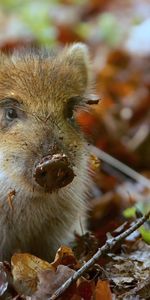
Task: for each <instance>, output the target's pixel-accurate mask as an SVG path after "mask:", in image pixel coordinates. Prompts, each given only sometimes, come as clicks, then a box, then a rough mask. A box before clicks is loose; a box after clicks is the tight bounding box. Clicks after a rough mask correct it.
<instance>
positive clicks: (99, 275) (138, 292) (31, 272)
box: [0, 0, 150, 300]
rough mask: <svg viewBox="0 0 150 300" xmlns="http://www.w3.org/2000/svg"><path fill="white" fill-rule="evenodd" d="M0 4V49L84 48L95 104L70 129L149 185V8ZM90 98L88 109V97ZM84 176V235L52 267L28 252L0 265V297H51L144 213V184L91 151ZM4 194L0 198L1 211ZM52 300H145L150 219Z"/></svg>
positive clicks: (148, 197)
mask: <svg viewBox="0 0 150 300" xmlns="http://www.w3.org/2000/svg"><path fill="white" fill-rule="evenodd" d="M1 2H2V3H1V4H0V49H1V50H2V51H4V52H9V51H12V50H13V49H14V48H20V47H22V46H31V45H34V46H35V47H37V46H39V45H40V46H41V45H42V46H43V45H46V46H48V47H50V46H57V45H58V46H59V47H62V46H64V45H65V44H66V43H71V42H76V41H81V42H85V43H86V44H87V45H88V46H89V49H90V53H91V58H92V62H93V73H94V80H95V82H96V85H95V90H94V91H93V92H95V93H96V99H100V101H99V104H97V105H94V104H93V105H89V106H87V109H84V110H81V109H80V110H79V111H78V110H77V111H76V114H75V117H76V122H77V123H78V124H79V125H80V127H81V129H82V131H83V133H84V134H85V136H86V139H87V140H88V142H89V143H90V144H92V145H94V146H96V147H98V148H99V149H101V150H103V151H104V152H106V153H109V154H110V155H111V156H112V157H115V158H117V159H118V160H120V161H122V162H123V163H124V164H125V165H127V166H129V167H131V168H133V169H134V170H136V171H137V173H138V174H141V175H143V176H145V177H147V178H149V179H150V155H149V149H150V42H149V36H150V33H149V31H148V30H149V27H148V25H146V24H149V23H148V21H149V13H150V3H149V1H146V0H144V1H141V2H140V1H121V0H120V1H119V0H113V1H110V0H105V1H103V0H100V1H99V0H94V1H93V0H86V1H71V0H62V1H57V4H56V3H51V4H50V3H48V1H43V2H42V1H41V3H40V2H39V1H33V2H32V1H31V2H32V3H30V1H27V2H26V1H22V2H21V1H20V3H21V5H20V4H19V1H16V5H14V2H13V1H11V0H9V1H1ZM52 2H54V1H52ZM33 12H34V13H33ZM146 22H147V23H146ZM136 26H137V27H136ZM140 26H141V27H140ZM144 26H145V27H144ZM18 28H19V30H18ZM143 28H144V29H143ZM10 29H11V30H10ZM141 32H142V33H141ZM147 32H148V33H147ZM90 97H91V98H90V99H88V100H91V102H92V100H93V99H94V97H95V95H93V94H92V93H91V95H90ZM89 102H90V101H89ZM93 103H94V101H93ZM89 169H90V171H91V173H92V175H91V176H92V177H93V185H92V187H91V188H90V199H89V206H90V212H89V220H88V221H89V222H88V224H89V225H88V229H89V231H88V232H86V233H85V232H83V235H82V236H78V235H75V239H74V242H73V244H72V245H71V246H70V248H69V247H67V246H64V245H62V247H61V248H60V249H59V250H58V251H57V253H56V257H55V260H54V261H53V262H51V263H49V262H46V261H43V260H41V259H40V258H37V257H35V256H33V255H31V254H30V253H24V254H21V253H16V254H14V255H13V256H12V259H11V263H8V262H1V264H0V299H18V300H19V299H20V300H21V299H22V300H23V299H24V300H25V299H26V300H48V299H50V297H51V296H52V295H55V292H56V290H57V289H58V288H60V287H61V286H62V285H63V284H64V283H65V281H66V280H67V279H68V278H70V277H71V276H73V275H74V274H75V272H76V271H78V270H79V269H80V268H81V267H82V266H83V265H84V264H85V263H86V262H87V261H88V260H89V259H90V258H91V257H92V256H93V255H94V253H95V252H96V251H97V249H98V248H99V247H101V246H102V245H103V244H104V243H105V242H106V241H107V239H109V237H110V236H113V237H114V236H117V235H118V234H119V233H121V232H124V230H125V229H127V228H129V226H130V225H131V224H132V221H133V219H134V218H135V217H137V218H138V217H140V216H141V215H142V214H143V213H145V212H147V211H148V210H149V209H150V186H148V185H145V184H143V183H141V181H140V180H139V181H138V180H135V179H134V178H132V175H131V174H127V173H126V172H123V171H121V170H119V169H118V168H115V167H112V165H111V164H109V163H108V162H107V161H103V159H101V157H96V156H95V154H94V153H92V152H91V159H90V162H89ZM13 196H14V194H11V195H9V197H8V204H9V206H10V208H11V206H12V197H13ZM91 231H92V233H91ZM43 247H44V245H43ZM54 299H55V298H54ZM58 299H60V300H111V299H125V300H135V299H136V300H138V299H150V221H147V222H146V223H145V224H144V225H143V226H142V227H141V228H140V229H139V230H137V231H135V232H134V233H133V234H132V235H131V236H129V237H128V238H127V239H125V240H124V242H123V243H121V244H120V245H119V246H117V247H115V248H114V249H113V251H110V252H109V253H108V254H107V255H105V256H102V257H101V258H100V260H99V261H98V262H97V264H94V265H93V267H91V268H90V269H89V270H87V271H86V272H85V273H84V275H83V276H82V277H80V278H79V279H78V280H77V282H75V283H73V284H72V285H71V287H69V288H68V289H67V290H66V291H65V293H64V294H63V295H61V296H60V297H59V298H58Z"/></svg>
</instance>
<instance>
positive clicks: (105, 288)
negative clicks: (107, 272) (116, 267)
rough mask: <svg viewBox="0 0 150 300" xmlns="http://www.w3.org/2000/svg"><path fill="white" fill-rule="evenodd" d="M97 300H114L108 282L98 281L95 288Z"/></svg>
mask: <svg viewBox="0 0 150 300" xmlns="http://www.w3.org/2000/svg"><path fill="white" fill-rule="evenodd" d="M94 299H95V300H112V293H111V290H110V286H109V282H108V281H107V280H98V282H97V285H96V288H95V298H94Z"/></svg>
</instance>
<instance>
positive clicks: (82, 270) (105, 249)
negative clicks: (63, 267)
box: [49, 211, 150, 300]
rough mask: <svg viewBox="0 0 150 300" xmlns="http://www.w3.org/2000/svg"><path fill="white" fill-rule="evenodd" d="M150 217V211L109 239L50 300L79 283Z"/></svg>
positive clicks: (54, 299)
mask: <svg viewBox="0 0 150 300" xmlns="http://www.w3.org/2000/svg"><path fill="white" fill-rule="evenodd" d="M149 217H150V211H149V212H148V213H147V214H146V215H145V216H143V217H142V218H140V219H139V220H137V221H136V222H135V223H134V224H133V225H132V226H131V227H130V228H128V229H127V230H126V231H124V232H123V233H121V234H120V235H118V236H117V237H114V238H111V239H108V240H107V241H106V243H105V245H104V246H102V247H101V248H100V249H99V250H98V251H97V252H96V253H95V255H94V256H93V257H92V258H91V259H90V260H89V261H87V262H86V263H85V264H84V265H83V266H82V267H81V268H80V269H79V270H78V271H77V272H76V273H74V275H73V276H72V277H70V278H69V279H68V280H67V281H66V282H65V283H64V284H63V285H62V286H61V287H60V288H59V289H57V291H56V292H55V293H54V294H53V295H52V296H51V297H50V298H49V300H56V299H58V297H60V295H62V294H63V293H64V292H65V291H66V290H67V288H68V287H69V286H70V285H71V284H72V283H73V282H75V281H77V279H78V278H80V277H81V276H82V275H83V274H84V273H85V272H86V271H87V270H88V269H89V268H91V267H92V266H93V265H94V264H95V263H96V262H97V261H98V260H99V258H100V257H101V256H102V255H104V254H106V253H108V252H109V251H110V250H112V248H113V247H114V246H116V245H117V244H119V243H120V242H122V241H123V240H124V239H125V238H126V237H127V236H129V235H130V234H131V233H133V232H134V231H135V230H136V229H138V228H139V227H140V226H141V225H143V224H144V222H145V221H146V220H147V219H148V218H149Z"/></svg>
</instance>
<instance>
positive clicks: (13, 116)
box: [5, 108, 18, 122]
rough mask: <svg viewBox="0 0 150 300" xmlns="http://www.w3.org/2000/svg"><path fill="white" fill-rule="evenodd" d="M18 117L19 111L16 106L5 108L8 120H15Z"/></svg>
mask: <svg viewBox="0 0 150 300" xmlns="http://www.w3.org/2000/svg"><path fill="white" fill-rule="evenodd" d="M17 117H18V115H17V111H16V109H14V108H6V109H5V118H6V119H7V121H10V122H11V121H13V120H14V119H16V118H17Z"/></svg>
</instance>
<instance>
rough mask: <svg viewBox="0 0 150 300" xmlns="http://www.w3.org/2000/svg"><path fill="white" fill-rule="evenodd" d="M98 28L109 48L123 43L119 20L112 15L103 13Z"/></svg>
mask: <svg viewBox="0 0 150 300" xmlns="http://www.w3.org/2000/svg"><path fill="white" fill-rule="evenodd" d="M98 27H99V30H100V35H101V37H102V39H103V40H104V41H105V42H107V44H108V45H109V46H112V47H113V46H117V45H118V44H119V42H120V41H121V38H122V34H121V29H120V26H119V23H118V21H117V18H116V17H115V16H114V15H112V14H111V13H103V14H101V15H100V17H99V21H98Z"/></svg>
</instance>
